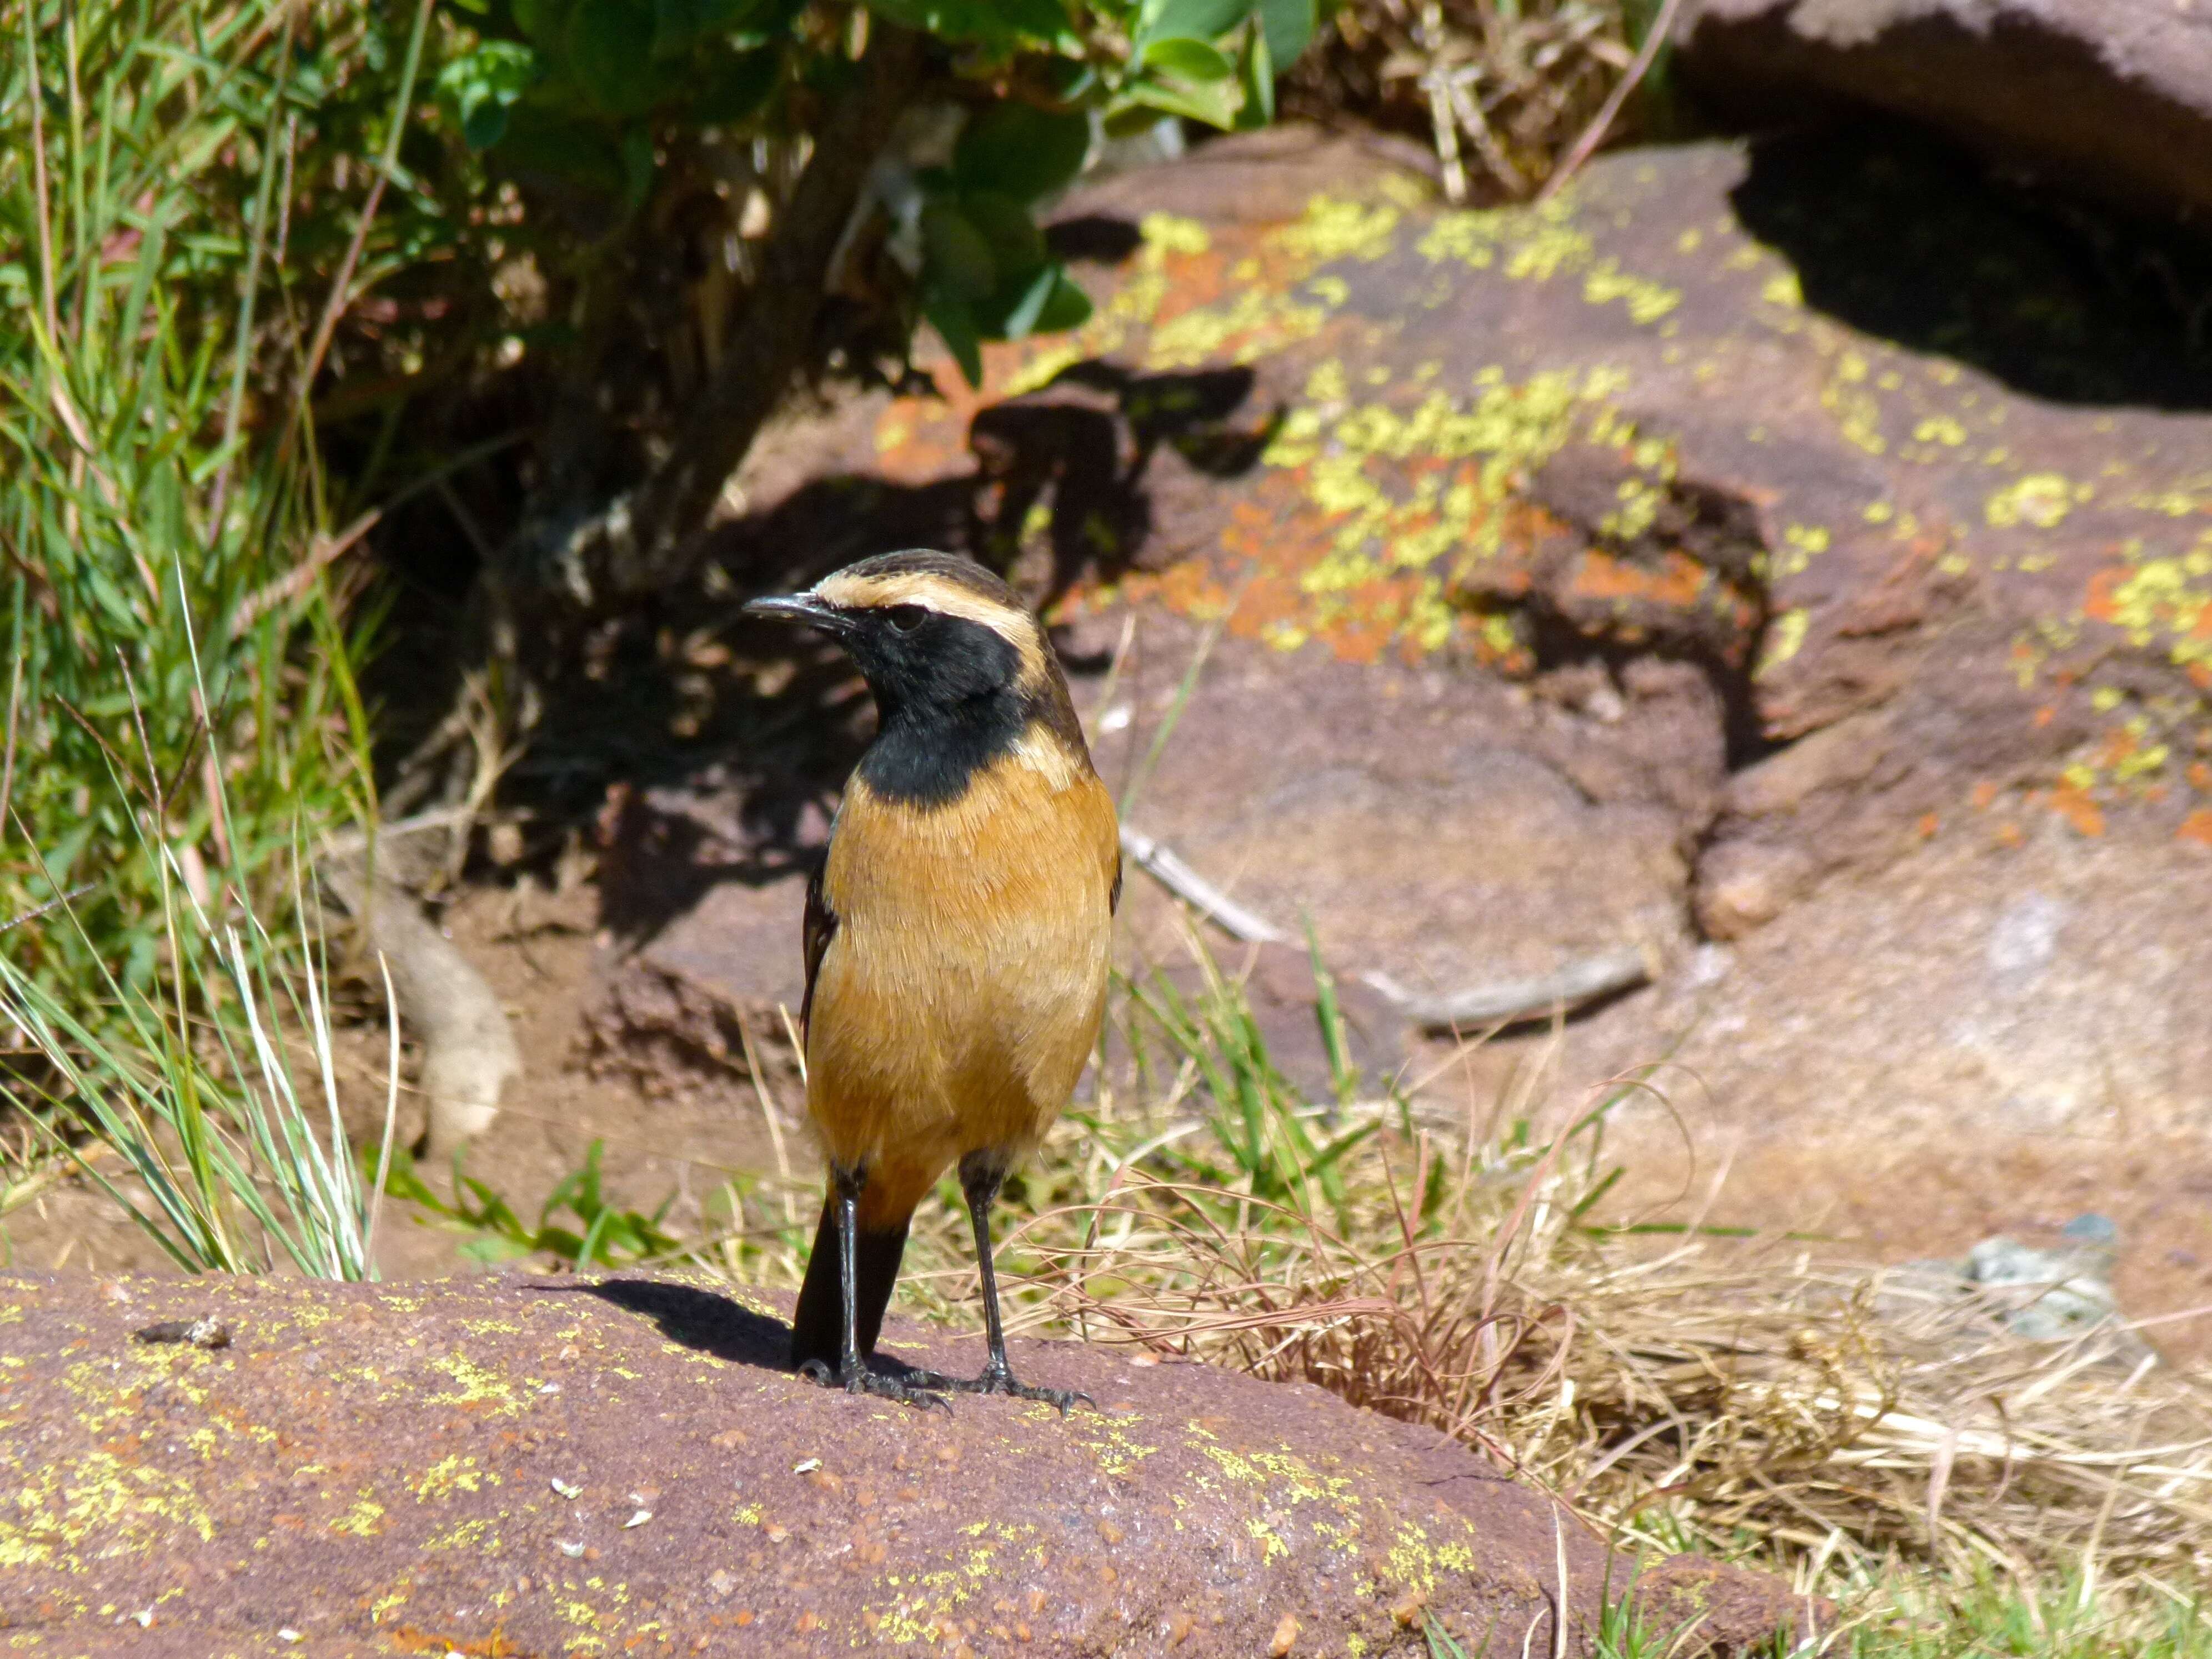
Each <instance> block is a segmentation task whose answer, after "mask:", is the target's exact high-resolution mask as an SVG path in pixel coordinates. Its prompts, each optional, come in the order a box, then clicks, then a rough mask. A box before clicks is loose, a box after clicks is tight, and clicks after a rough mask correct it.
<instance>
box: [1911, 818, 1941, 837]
mask: <svg viewBox="0 0 2212 1659" xmlns="http://www.w3.org/2000/svg"><path fill="white" fill-rule="evenodd" d="M1942 827H1943V820H1942V819H1941V818H1939V817H1936V814H1935V813H1933V812H1923V813H1922V814H1921V817H1920V822H1919V823H1918V825H1917V829H1918V830H1919V832H1920V839H1921V840H1923V841H1933V840H1934V839H1935V838H1936V831H1937V830H1938V829H1942Z"/></svg>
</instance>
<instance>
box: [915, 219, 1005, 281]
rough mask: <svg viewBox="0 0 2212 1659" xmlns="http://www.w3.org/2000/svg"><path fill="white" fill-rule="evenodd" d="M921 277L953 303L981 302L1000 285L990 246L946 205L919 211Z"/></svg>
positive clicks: (979, 233) (971, 225)
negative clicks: (955, 301) (921, 256)
mask: <svg viewBox="0 0 2212 1659" xmlns="http://www.w3.org/2000/svg"><path fill="white" fill-rule="evenodd" d="M921 244H922V249H923V252H924V263H923V267H922V269H923V274H924V277H925V280H926V281H927V283H928V284H929V286H930V288H931V289H933V290H934V291H936V292H938V293H939V294H942V295H945V297H946V298H948V299H953V300H961V301H968V300H981V299H982V298H984V297H986V296H987V295H989V293H990V292H991V290H992V289H994V288H996V287H997V286H998V285H999V268H998V264H997V262H996V261H994V259H993V258H991V245H990V243H989V242H987V241H986V240H984V238H983V233H982V232H981V231H980V230H978V229H976V228H975V225H974V224H973V223H971V222H969V219H968V217H967V216H966V215H965V214H963V213H962V212H961V211H960V210H959V209H957V208H956V207H954V206H953V205H952V204H951V203H949V202H933V203H931V204H929V205H928V206H927V207H926V208H924V209H922V210H921Z"/></svg>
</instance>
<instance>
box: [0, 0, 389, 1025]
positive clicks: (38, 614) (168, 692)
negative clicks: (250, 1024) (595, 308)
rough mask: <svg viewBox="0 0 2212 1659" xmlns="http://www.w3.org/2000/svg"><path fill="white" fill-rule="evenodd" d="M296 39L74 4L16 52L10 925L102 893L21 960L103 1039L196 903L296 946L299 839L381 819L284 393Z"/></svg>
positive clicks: (3, 842)
mask: <svg viewBox="0 0 2212 1659" xmlns="http://www.w3.org/2000/svg"><path fill="white" fill-rule="evenodd" d="M5 15H6V20H7V27H6V28H5V29H4V30H0V226H4V230H0V246H4V248H5V249H6V252H4V253H0V471H5V473H6V475H7V476H8V478H9V485H8V488H7V489H6V490H5V491H4V492H0V634H4V637H5V639H6V641H7V647H8V649H7V666H6V671H5V674H4V680H5V684H0V697H4V700H5V707H4V720H5V732H4V742H0V920H5V919H8V918H11V917H15V916H19V915H22V914H24V913H25V912H27V911H31V910H33V909H35V908H38V907H39V906H40V905H43V904H46V903H48V902H51V901H52V900H53V899H54V898H55V897H56V896H57V895H58V894H59V893H61V892H63V891H65V890H76V889H80V888H82V889H84V890H86V894H87V896H86V897H85V898H84V900H83V902H82V904H81V905H80V906H79V908H77V909H76V912H75V925H73V926H70V927H51V926H43V925H30V926H25V927H21V928H18V929H16V930H15V931H14V932H12V933H9V934H8V935H6V936H5V939H4V941H0V948H4V949H5V951H7V953H8V956H9V960H10V963H11V966H12V968H13V969H14V970H15V972H16V973H17V974H19V975H21V976H22V977H24V978H26V979H27V980H30V981H35V982H37V983H38V984H39V985H40V986H42V987H46V989H47V990H49V991H50V992H52V993H53V994H56V995H60V996H66V997H68V998H70V999H72V1000H74V1001H75V1002H76V1005H77V1006H78V1007H79V1009H80V1010H81V1011H82V1012H81V1017H82V1018H83V1019H84V1021H85V1022H86V1023H87V1024H99V1023H100V1020H101V1019H102V1018H104V1017H105V1009H106V1002H107V998H106V985H107V981H108V979H109V978H110V976H111V970H112V978H113V979H114V980H115V981H117V982H118V984H119V985H121V986H123V987H128V988H129V989H130V990H131V992H133V993H134V994H148V993H149V992H150V991H151V989H152V987H154V986H155V984H156V982H157V981H159V979H160V977H161V973H160V968H161V951H162V949H163V945H164V941H165V939H167V938H168V936H169V933H170V926H169V924H170V918H169V915H168V903H169V900H168V896H167V894H166V893H165V888H164V884H165V883H166V882H167V879H168V878H169V876H170V875H171V874H174V875H175V876H176V878H178V879H179V880H181V881H182V882H183V883H184V884H185V886H186V888H187V889H188V890H190V892H191V895H192V897H193V899H194V901H195V902H198V903H200V904H201V905H203V906H204V907H207V908H212V909H218V910H219V909H221V908H223V907H224V906H225V904H227V903H228V902H233V899H234V898H236V899H243V900H245V901H246V902H247V903H248V905H249V908H252V909H253V910H254V911H255V912H257V913H258V914H259V915H261V916H263V917H264V919H265V920H266V921H268V922H269V924H270V926H271V927H275V928H276V929H277V930H278V931H279V932H280V933H283V932H285V931H287V930H289V928H290V927H291V917H290V913H289V908H288V905H289V896H290V895H289V886H290V884H289V875H288V868H289V860H290V854H291V852H292V849H293V848H294V846H295V837H296V836H298V835H299V834H300V833H301V830H302V829H303V827H304V828H305V829H307V830H308V831H310V832H313V831H314V830H316V829H319V828H320V827H321V826H322V825H323V824H325V823H329V822H331V821H334V820H336V819H337V818H339V817H347V816H368V814H369V813H370V811H371V802H370V800H369V797H368V789H367V785H366V781H365V779H364V776H363V774H362V769H360V767H359V766H358V765H357V763H356V759H355V757H356V756H357V755H358V754H360V753H361V752H363V750H364V745H365V738H366V729H367V722H366V714H365V712H364V711H363V710H362V708H361V707H360V704H359V702H358V700H357V698H356V696H355V694H354V689H353V683H352V679H351V674H350V663H351V661H352V659H353V657H354V654H355V650H354V642H353V641H350V640H349V639H348V638H347V637H345V635H344V634H343V631H342V629H341V628H340V625H339V623H338V620H337V612H336V611H335V609H334V608H333V606H332V605H331V603H330V598H329V595H328V593H327V592H326V591H325V586H324V585H323V583H322V581H321V580H320V578H319V574H318V572H319V569H320V568H321V564H322V563H323V562H325V561H326V559H327V557H328V556H329V550H330V548H331V543H332V538H331V537H330V536H329V535H328V533H327V526H326V524H325V517H324V502H323V499H322V492H323V480H322V478H321V476H320V474H319V471H318V469H317V467H316V465H315V462H314V450H313V443H312V441H308V439H307V435H306V434H305V433H304V432H303V431H301V429H300V428H299V427H298V426H297V425H296V424H295V422H297V421H298V420H303V419H304V416H303V415H302V414H301V413H300V412H299V411H298V410H295V409H294V408H293V407H292V404H291V402H290V400H289V385H290V384H291V383H292V381H293V380H295V370H296V369H297V368H299V367H300V358H301V354H302V353H303V352H304V350H305V349H306V348H305V342H304V340H303V339H302V337H301V335H302V331H303V329H304V326H305V324H306V322H307V320H308V319H307V318H306V317H305V315H304V311H305V308H306V307H307V306H308V304H309V303H310V302H311V301H313V300H314V299H318V298H319V296H314V295H308V294H305V293H302V292H301V291H299V290H298V289H297V288H296V287H295V284H296V283H298V282H299V281H300V273H299V272H297V271H296V270H290V269H289V268H288V267H287V265H286V264H285V259H284V247H283V244H284V241H285V239H286V237H287V236H288V235H294V236H304V235H306V234H307V231H308V227H307V224H306V222H305V218H306V211H305V209H304V207H301V217H300V219H299V220H298V221H295V218H294V216H293V215H294V209H295V205H298V204H295V201H294V199H293V197H292V194H291V193H289V192H288V191H287V188H286V185H287V183H288V179H289V173H290V171H291V167H292V149H293V148H294V146H293V144H292V143H291V136H292V135H293V133H294V131H295V128H296V124H297V121H298V118H299V116H300V114H301V110H302V107H303V106H304V105H305V103H306V101H307V100H306V94H305V93H304V92H303V91H302V89H301V85H300V71H301V68H302V64H301V58H300V56H299V54H297V53H295V52H294V51H293V50H292V45H293V43H292V40H291V36H290V33H289V28H290V25H289V22H288V21H287V20H288V19H293V18H295V17H296V16H297V15H298V12H297V9H296V8H292V7H289V6H284V5H280V4H276V3H237V4H233V5H229V6H227V7H210V6H205V5H197V6H180V5H173V4H154V3H130V0H94V3H89V4H81V3H58V0H57V3H45V4H40V3H26V4H21V5H18V6H15V7H13V8H10V9H8V11H7V13H6V14H5ZM149 820H150V833H151V834H152V836H153V837H154V838H155V840H157V841H158V842H160V843H161V845H163V846H164V847H166V848H169V849H171V851H172V852H173V868H172V867H171V866H168V865H166V864H164V865H159V866H157V864H156V863H155V861H153V860H148V859H146V858H144V857H142V856H141V842H142V840H143V837H144V836H146V835H147V834H148V833H149ZM226 890H234V891H233V892H232V896H231V897H228V898H227V897H226V896H225V895H226Z"/></svg>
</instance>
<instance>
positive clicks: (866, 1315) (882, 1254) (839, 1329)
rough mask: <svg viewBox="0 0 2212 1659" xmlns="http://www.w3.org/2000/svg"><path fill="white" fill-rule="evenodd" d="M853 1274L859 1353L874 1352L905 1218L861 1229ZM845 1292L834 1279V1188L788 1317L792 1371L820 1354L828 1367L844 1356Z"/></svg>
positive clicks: (901, 1245)
mask: <svg viewBox="0 0 2212 1659" xmlns="http://www.w3.org/2000/svg"><path fill="white" fill-rule="evenodd" d="M854 1243H855V1244H856V1245H857V1246H858V1249H857V1250H856V1251H855V1258H854V1269H855V1271H854V1278H855V1279H856V1280H857V1281H858V1285H859V1291H860V1296H859V1306H858V1308H857V1309H856V1310H855V1313H856V1315H857V1316H858V1322H859V1326H860V1354H861V1357H862V1358H866V1357H867V1356H868V1355H869V1354H871V1353H872V1352H875V1347H876V1337H877V1334H878V1333H879V1332H881V1331H882V1329H883V1328H884V1309H885V1308H887V1307H889V1306H890V1300H891V1285H892V1284H893V1283H894V1282H895V1281H896V1279H897V1278H898V1270H899V1258H900V1257H901V1256H902V1255H905V1254H906V1223H904V1222H903V1221H902V1222H901V1223H900V1224H899V1225H898V1227H897V1228H896V1231H890V1232H870V1231H867V1230H866V1228H862V1229H860V1230H859V1231H858V1233H857V1234H856V1237H855V1238H854ZM844 1301H845V1298H844V1292H843V1290H842V1286H841V1285H840V1284H839V1282H838V1258H837V1200H836V1194H834V1193H832V1194H829V1195H828V1196H826V1197H825V1198H823V1200H822V1220H821V1223H820V1225H817V1227H816V1228H815V1230H814V1254H813V1255H810V1256H809V1257H807V1259H806V1281H805V1283H804V1284H803V1285H800V1286H799V1307H798V1309H797V1310H796V1311H794V1312H793V1315H792V1316H791V1364H792V1368H793V1370H796V1369H798V1368H799V1366H801V1365H804V1364H806V1363H807V1361H809V1360H811V1359H818V1360H820V1361H822V1362H823V1364H826V1365H827V1366H829V1369H830V1370H832V1371H835V1370H836V1369H837V1366H838V1364H839V1362H840V1361H841V1360H842V1359H843V1358H844V1346H845V1308H844Z"/></svg>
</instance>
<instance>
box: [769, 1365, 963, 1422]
mask: <svg viewBox="0 0 2212 1659" xmlns="http://www.w3.org/2000/svg"><path fill="white" fill-rule="evenodd" d="M799 1375H800V1376H803V1377H805V1379H806V1380H807V1381H808V1382H810V1383H819V1384H820V1385H821V1386H822V1387H823V1388H825V1389H844V1391H845V1392H846V1393H847V1394H866V1395H874V1396H875V1397H876V1398H877V1399H878V1400H895V1401H897V1402H898V1403H899V1404H900V1405H902V1406H912V1407H915V1408H916V1409H917V1410H921V1411H928V1410H931V1409H932V1408H934V1409H936V1410H938V1411H941V1412H943V1413H945V1415H946V1416H947V1417H950V1416H951V1414H952V1402H951V1401H948V1400H947V1399H945V1389H943V1388H942V1387H941V1386H940V1385H939V1383H938V1382H937V1381H936V1379H934V1378H933V1377H932V1376H930V1375H929V1373H928V1372H927V1371H908V1373H907V1374H906V1375H905V1376H889V1375H887V1374H886V1373H884V1372H883V1371H879V1370H875V1369H874V1368H873V1367H872V1366H871V1365H870V1364H868V1363H867V1361H866V1360H865V1359H864V1360H862V1361H861V1362H860V1364H857V1365H852V1366H847V1367H844V1368H842V1369H840V1370H832V1369H831V1368H830V1365H829V1361H828V1360H826V1359H810V1360H808V1361H807V1362H806V1363H805V1364H803V1365H801V1366H800V1367H799Z"/></svg>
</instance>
